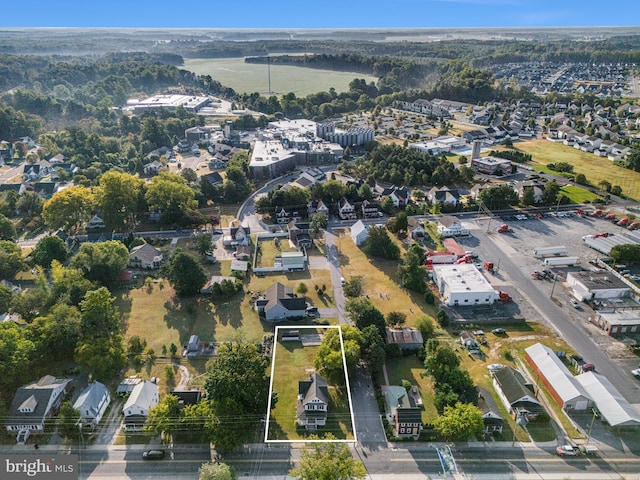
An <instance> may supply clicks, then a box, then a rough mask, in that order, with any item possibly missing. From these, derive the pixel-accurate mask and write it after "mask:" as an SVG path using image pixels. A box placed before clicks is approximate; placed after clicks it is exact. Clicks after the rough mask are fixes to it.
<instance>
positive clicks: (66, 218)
mask: <svg viewBox="0 0 640 480" xmlns="http://www.w3.org/2000/svg"><path fill="white" fill-rule="evenodd" d="M93 207H94V197H93V193H92V192H91V190H90V189H88V188H86V187H81V186H76V187H69V188H65V189H64V190H62V191H61V192H58V193H56V194H55V195H54V196H53V197H51V199H49V200H47V201H46V202H45V204H44V205H43V207H42V218H44V221H45V223H46V224H47V225H48V226H49V228H51V229H52V230H57V229H58V228H62V229H65V230H71V229H72V228H74V227H76V226H77V225H79V224H80V223H81V222H85V221H87V220H89V216H90V214H91V211H92V210H93Z"/></svg>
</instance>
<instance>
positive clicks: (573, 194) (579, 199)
mask: <svg viewBox="0 0 640 480" xmlns="http://www.w3.org/2000/svg"><path fill="white" fill-rule="evenodd" d="M560 193H562V194H564V195H566V196H567V198H569V200H571V202H573V203H578V204H580V203H593V202H597V201H598V200H604V198H603V197H601V196H600V195H596V194H595V193H593V192H591V191H590V190H587V189H586V188H583V187H579V186H577V185H565V186H564V187H562V188H560Z"/></svg>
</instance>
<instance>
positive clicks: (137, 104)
mask: <svg viewBox="0 0 640 480" xmlns="http://www.w3.org/2000/svg"><path fill="white" fill-rule="evenodd" d="M210 103H211V99H210V98H209V97H196V96H193V95H154V96H153V97H149V98H147V99H145V100H135V99H131V100H129V101H127V106H129V107H130V108H131V109H132V110H133V113H135V114H136V115H139V114H141V113H144V112H148V111H151V110H161V109H167V110H172V111H173V110H176V109H177V108H178V107H184V109H185V110H186V111H187V112H193V113H195V112H197V111H198V110H200V109H201V108H202V107H206V106H207V105H209V104H210Z"/></svg>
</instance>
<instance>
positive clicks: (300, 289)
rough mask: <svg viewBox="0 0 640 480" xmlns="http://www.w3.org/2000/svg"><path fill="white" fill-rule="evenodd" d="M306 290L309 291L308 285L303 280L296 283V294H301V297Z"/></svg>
mask: <svg viewBox="0 0 640 480" xmlns="http://www.w3.org/2000/svg"><path fill="white" fill-rule="evenodd" d="M308 291H309V287H307V284H306V283H304V282H300V283H299V284H298V288H296V293H297V294H298V295H302V296H303V297H304V296H305V295H306V294H307V292H308Z"/></svg>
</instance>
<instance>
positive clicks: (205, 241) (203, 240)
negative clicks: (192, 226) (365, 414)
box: [193, 233, 215, 256]
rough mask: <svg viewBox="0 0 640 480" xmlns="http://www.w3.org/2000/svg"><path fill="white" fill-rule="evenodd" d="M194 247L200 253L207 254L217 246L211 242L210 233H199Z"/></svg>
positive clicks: (194, 240) (194, 241)
mask: <svg viewBox="0 0 640 480" xmlns="http://www.w3.org/2000/svg"><path fill="white" fill-rule="evenodd" d="M193 248H194V249H195V251H196V252H198V253H199V254H200V255H203V256H204V255H206V253H207V252H210V251H211V250H213V249H214V248H215V245H214V244H213V243H212V242H211V235H209V234H208V233H203V234H201V235H197V236H196V237H195V238H194V239H193Z"/></svg>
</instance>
